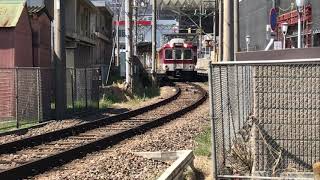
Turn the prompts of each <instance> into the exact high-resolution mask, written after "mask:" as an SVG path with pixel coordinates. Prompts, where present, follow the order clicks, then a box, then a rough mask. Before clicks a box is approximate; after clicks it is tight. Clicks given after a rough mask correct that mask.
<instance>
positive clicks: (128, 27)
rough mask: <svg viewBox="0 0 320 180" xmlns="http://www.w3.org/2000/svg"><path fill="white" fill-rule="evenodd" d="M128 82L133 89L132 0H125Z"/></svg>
mask: <svg viewBox="0 0 320 180" xmlns="http://www.w3.org/2000/svg"><path fill="white" fill-rule="evenodd" d="M125 16H126V17H125V34H126V83H127V85H129V86H130V87H131V89H132V87H133V84H132V83H133V81H132V0H125Z"/></svg>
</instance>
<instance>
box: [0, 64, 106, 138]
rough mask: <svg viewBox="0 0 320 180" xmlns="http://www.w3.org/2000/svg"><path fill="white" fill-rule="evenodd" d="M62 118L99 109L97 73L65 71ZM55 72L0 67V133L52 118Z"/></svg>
mask: <svg viewBox="0 0 320 180" xmlns="http://www.w3.org/2000/svg"><path fill="white" fill-rule="evenodd" d="M66 76H67V77H66V79H67V82H66V97H67V107H66V108H67V112H66V115H67V116H68V115H73V114H75V113H81V112H87V111H91V110H97V109H99V92H100V91H99V88H100V85H101V82H100V80H99V76H100V70H99V69H96V68H86V69H74V68H72V69H71V68H70V69H67V70H66ZM55 82H56V79H55V71H54V69H51V68H0V132H1V131H5V130H7V129H11V128H13V127H18V128H19V127H24V126H25V125H31V124H35V123H39V122H43V121H46V120H50V119H55V107H56V104H55Z"/></svg>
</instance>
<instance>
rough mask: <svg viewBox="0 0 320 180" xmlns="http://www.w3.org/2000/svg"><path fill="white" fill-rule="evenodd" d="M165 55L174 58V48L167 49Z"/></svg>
mask: <svg viewBox="0 0 320 180" xmlns="http://www.w3.org/2000/svg"><path fill="white" fill-rule="evenodd" d="M165 57H166V59H173V58H172V49H167V50H166V51H165Z"/></svg>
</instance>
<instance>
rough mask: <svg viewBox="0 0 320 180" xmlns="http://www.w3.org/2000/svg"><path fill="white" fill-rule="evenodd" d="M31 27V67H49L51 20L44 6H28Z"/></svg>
mask: <svg viewBox="0 0 320 180" xmlns="http://www.w3.org/2000/svg"><path fill="white" fill-rule="evenodd" d="M28 11H29V14H30V19H31V27H32V48H33V66H35V67H50V66H51V20H52V17H51V16H50V14H49V12H48V11H47V9H46V8H45V6H31V7H30V6H29V7H28Z"/></svg>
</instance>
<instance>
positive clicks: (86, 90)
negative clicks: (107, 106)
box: [84, 68, 88, 110]
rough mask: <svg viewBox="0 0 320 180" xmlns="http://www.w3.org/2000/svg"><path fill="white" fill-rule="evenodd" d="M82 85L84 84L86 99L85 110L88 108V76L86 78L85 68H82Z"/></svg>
mask: <svg viewBox="0 0 320 180" xmlns="http://www.w3.org/2000/svg"><path fill="white" fill-rule="evenodd" d="M84 80H85V81H84V82H85V83H84V86H85V99H86V110H88V87H87V86H88V82H87V81H88V78H87V68H84Z"/></svg>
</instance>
